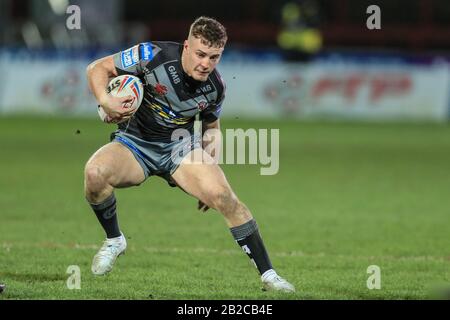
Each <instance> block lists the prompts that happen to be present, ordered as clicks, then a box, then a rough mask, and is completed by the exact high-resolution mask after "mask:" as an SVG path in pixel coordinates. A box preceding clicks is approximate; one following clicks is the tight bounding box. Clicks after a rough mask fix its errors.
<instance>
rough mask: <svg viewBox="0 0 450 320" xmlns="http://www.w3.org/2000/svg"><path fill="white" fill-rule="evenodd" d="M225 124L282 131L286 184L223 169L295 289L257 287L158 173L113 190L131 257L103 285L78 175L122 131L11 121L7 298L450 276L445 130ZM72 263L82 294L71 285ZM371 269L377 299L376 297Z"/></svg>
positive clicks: (317, 291) (5, 182)
mask: <svg viewBox="0 0 450 320" xmlns="http://www.w3.org/2000/svg"><path fill="white" fill-rule="evenodd" d="M222 124H223V128H238V127H240V128H252V127H254V128H279V129H280V171H279V173H278V174H277V175H274V176H261V175H259V169H260V166H259V165H224V166H223V169H224V171H225V173H226V175H227V177H228V180H229V182H230V183H231V185H232V187H233V188H234V190H235V192H236V193H237V195H238V196H239V198H240V199H241V200H242V201H243V202H244V203H245V204H246V205H247V206H248V207H249V208H250V210H251V211H252V213H253V215H254V216H255V218H256V220H257V222H258V224H259V226H260V230H261V234H262V236H263V238H264V240H265V243H266V247H267V249H268V251H269V254H270V255H271V258H272V262H273V264H274V266H275V267H276V269H277V270H278V272H279V273H280V274H281V275H282V276H283V277H285V278H287V279H288V280H289V281H291V282H292V283H293V284H294V285H295V286H296V288H297V292H296V293H295V294H292V295H287V294H279V293H278V294H277V293H268V292H263V291H261V282H260V280H259V276H258V274H257V272H256V269H255V268H254V267H253V266H252V265H251V264H250V261H249V260H248V258H247V257H246V256H245V255H244V253H243V252H242V251H241V249H240V248H239V247H238V246H237V245H236V243H235V242H234V241H233V239H232V236H231V234H230V232H229V230H228V228H227V227H226V225H225V222H224V220H223V218H222V217H221V216H220V215H219V214H217V213H216V212H210V213H200V212H199V211H197V210H196V205H197V203H196V200H195V199H193V198H191V197H189V196H187V195H186V194H184V193H183V192H182V191H180V190H178V189H175V188H169V187H168V186H167V184H166V183H165V182H164V181H163V180H162V179H160V178H151V179H149V180H147V182H146V183H145V184H143V185H142V186H140V187H135V188H129V189H122V190H118V191H117V192H116V195H117V198H118V210H119V220H120V223H121V228H122V230H123V231H124V233H125V235H126V237H127V238H128V250H127V253H126V255H124V256H122V257H120V258H119V259H118V261H117V264H116V266H115V268H114V270H113V272H112V273H110V274H109V275H107V276H104V277H94V276H93V275H92V274H91V273H90V264H91V261H92V257H93V256H94V254H95V252H96V250H97V248H98V247H99V246H100V245H101V243H102V241H103V239H104V234H103V231H102V230H101V227H100V225H99V224H98V222H97V220H96V218H95V216H94V214H93V213H91V211H90V208H89V207H88V205H87V204H86V202H85V200H84V195H83V168H84V164H85V162H86V161H87V159H88V158H89V157H90V155H91V154H92V153H93V152H94V151H95V150H96V149H97V148H99V147H100V146H101V145H102V144H104V143H105V142H107V140H108V137H109V133H110V132H111V131H112V130H113V129H114V126H109V125H104V124H102V123H100V122H99V121H98V120H94V119H93V120H81V119H78V120H77V119H75V120H74V119H42V118H31V117H28V118H27V117H13V118H0V132H1V140H0V155H1V156H0V283H6V285H7V288H6V290H5V292H4V293H2V294H0V299H427V298H429V297H430V292H433V290H434V289H433V288H435V287H436V286H437V287H439V286H442V285H444V284H445V283H446V282H448V281H449V280H450V273H449V270H450V269H449V251H450V237H449V235H450V196H449V190H450V170H449V165H450V127H449V126H448V125H442V124H441V125H440V124H413V123H410V124H394V123H391V124H361V123H360V124H351V123H321V122H291V121H286V122H264V121H244V120H226V119H225V120H223V121H222ZM77 130H79V131H80V133H79V134H77V133H76V132H77ZM70 265H77V266H79V267H80V270H81V289H80V290H69V289H68V288H67V286H66V281H67V278H68V277H69V276H70V275H69V274H68V273H66V271H67V268H68V267H69V266H70ZM370 265H377V266H379V267H380V270H381V289H379V290H377V289H374V290H369V289H368V288H367V285H366V282H367V279H368V278H369V276H370V274H368V273H367V268H368V267H369V266H370Z"/></svg>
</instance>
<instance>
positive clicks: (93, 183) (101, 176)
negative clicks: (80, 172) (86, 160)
mask: <svg viewBox="0 0 450 320" xmlns="http://www.w3.org/2000/svg"><path fill="white" fill-rule="evenodd" d="M84 182H85V183H84V185H85V189H86V194H92V196H95V194H97V193H100V192H102V191H103V190H104V189H105V188H106V187H107V186H108V175H107V173H106V170H105V169H104V168H102V167H101V166H99V165H91V164H87V165H86V168H85V170H84Z"/></svg>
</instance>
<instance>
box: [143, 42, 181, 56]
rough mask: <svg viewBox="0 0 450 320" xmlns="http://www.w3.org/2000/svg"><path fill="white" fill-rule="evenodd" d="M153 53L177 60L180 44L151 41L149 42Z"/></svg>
mask: <svg viewBox="0 0 450 320" xmlns="http://www.w3.org/2000/svg"><path fill="white" fill-rule="evenodd" d="M150 43H151V45H152V48H153V51H154V52H155V51H156V52H158V53H159V52H161V53H162V54H163V55H164V56H167V57H173V58H179V56H180V53H181V49H182V44H181V43H178V42H174V41H152V42H150Z"/></svg>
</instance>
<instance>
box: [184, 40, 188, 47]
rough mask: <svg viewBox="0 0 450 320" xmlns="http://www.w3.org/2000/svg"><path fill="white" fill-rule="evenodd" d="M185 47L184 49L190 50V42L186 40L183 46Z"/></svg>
mask: <svg viewBox="0 0 450 320" xmlns="http://www.w3.org/2000/svg"><path fill="white" fill-rule="evenodd" d="M183 47H184V48H185V49H187V48H188V41H187V40H184V44H183Z"/></svg>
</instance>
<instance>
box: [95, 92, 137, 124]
mask: <svg viewBox="0 0 450 320" xmlns="http://www.w3.org/2000/svg"><path fill="white" fill-rule="evenodd" d="M134 99H135V98H134V97H133V96H126V97H114V96H110V95H108V97H107V99H106V100H105V101H103V103H102V104H101V106H102V108H103V110H105V113H106V114H107V115H108V117H109V119H110V122H120V121H123V120H127V119H129V118H130V117H131V116H132V115H133V113H134V111H135V108H132V107H131V106H132V105H133V102H134Z"/></svg>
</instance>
